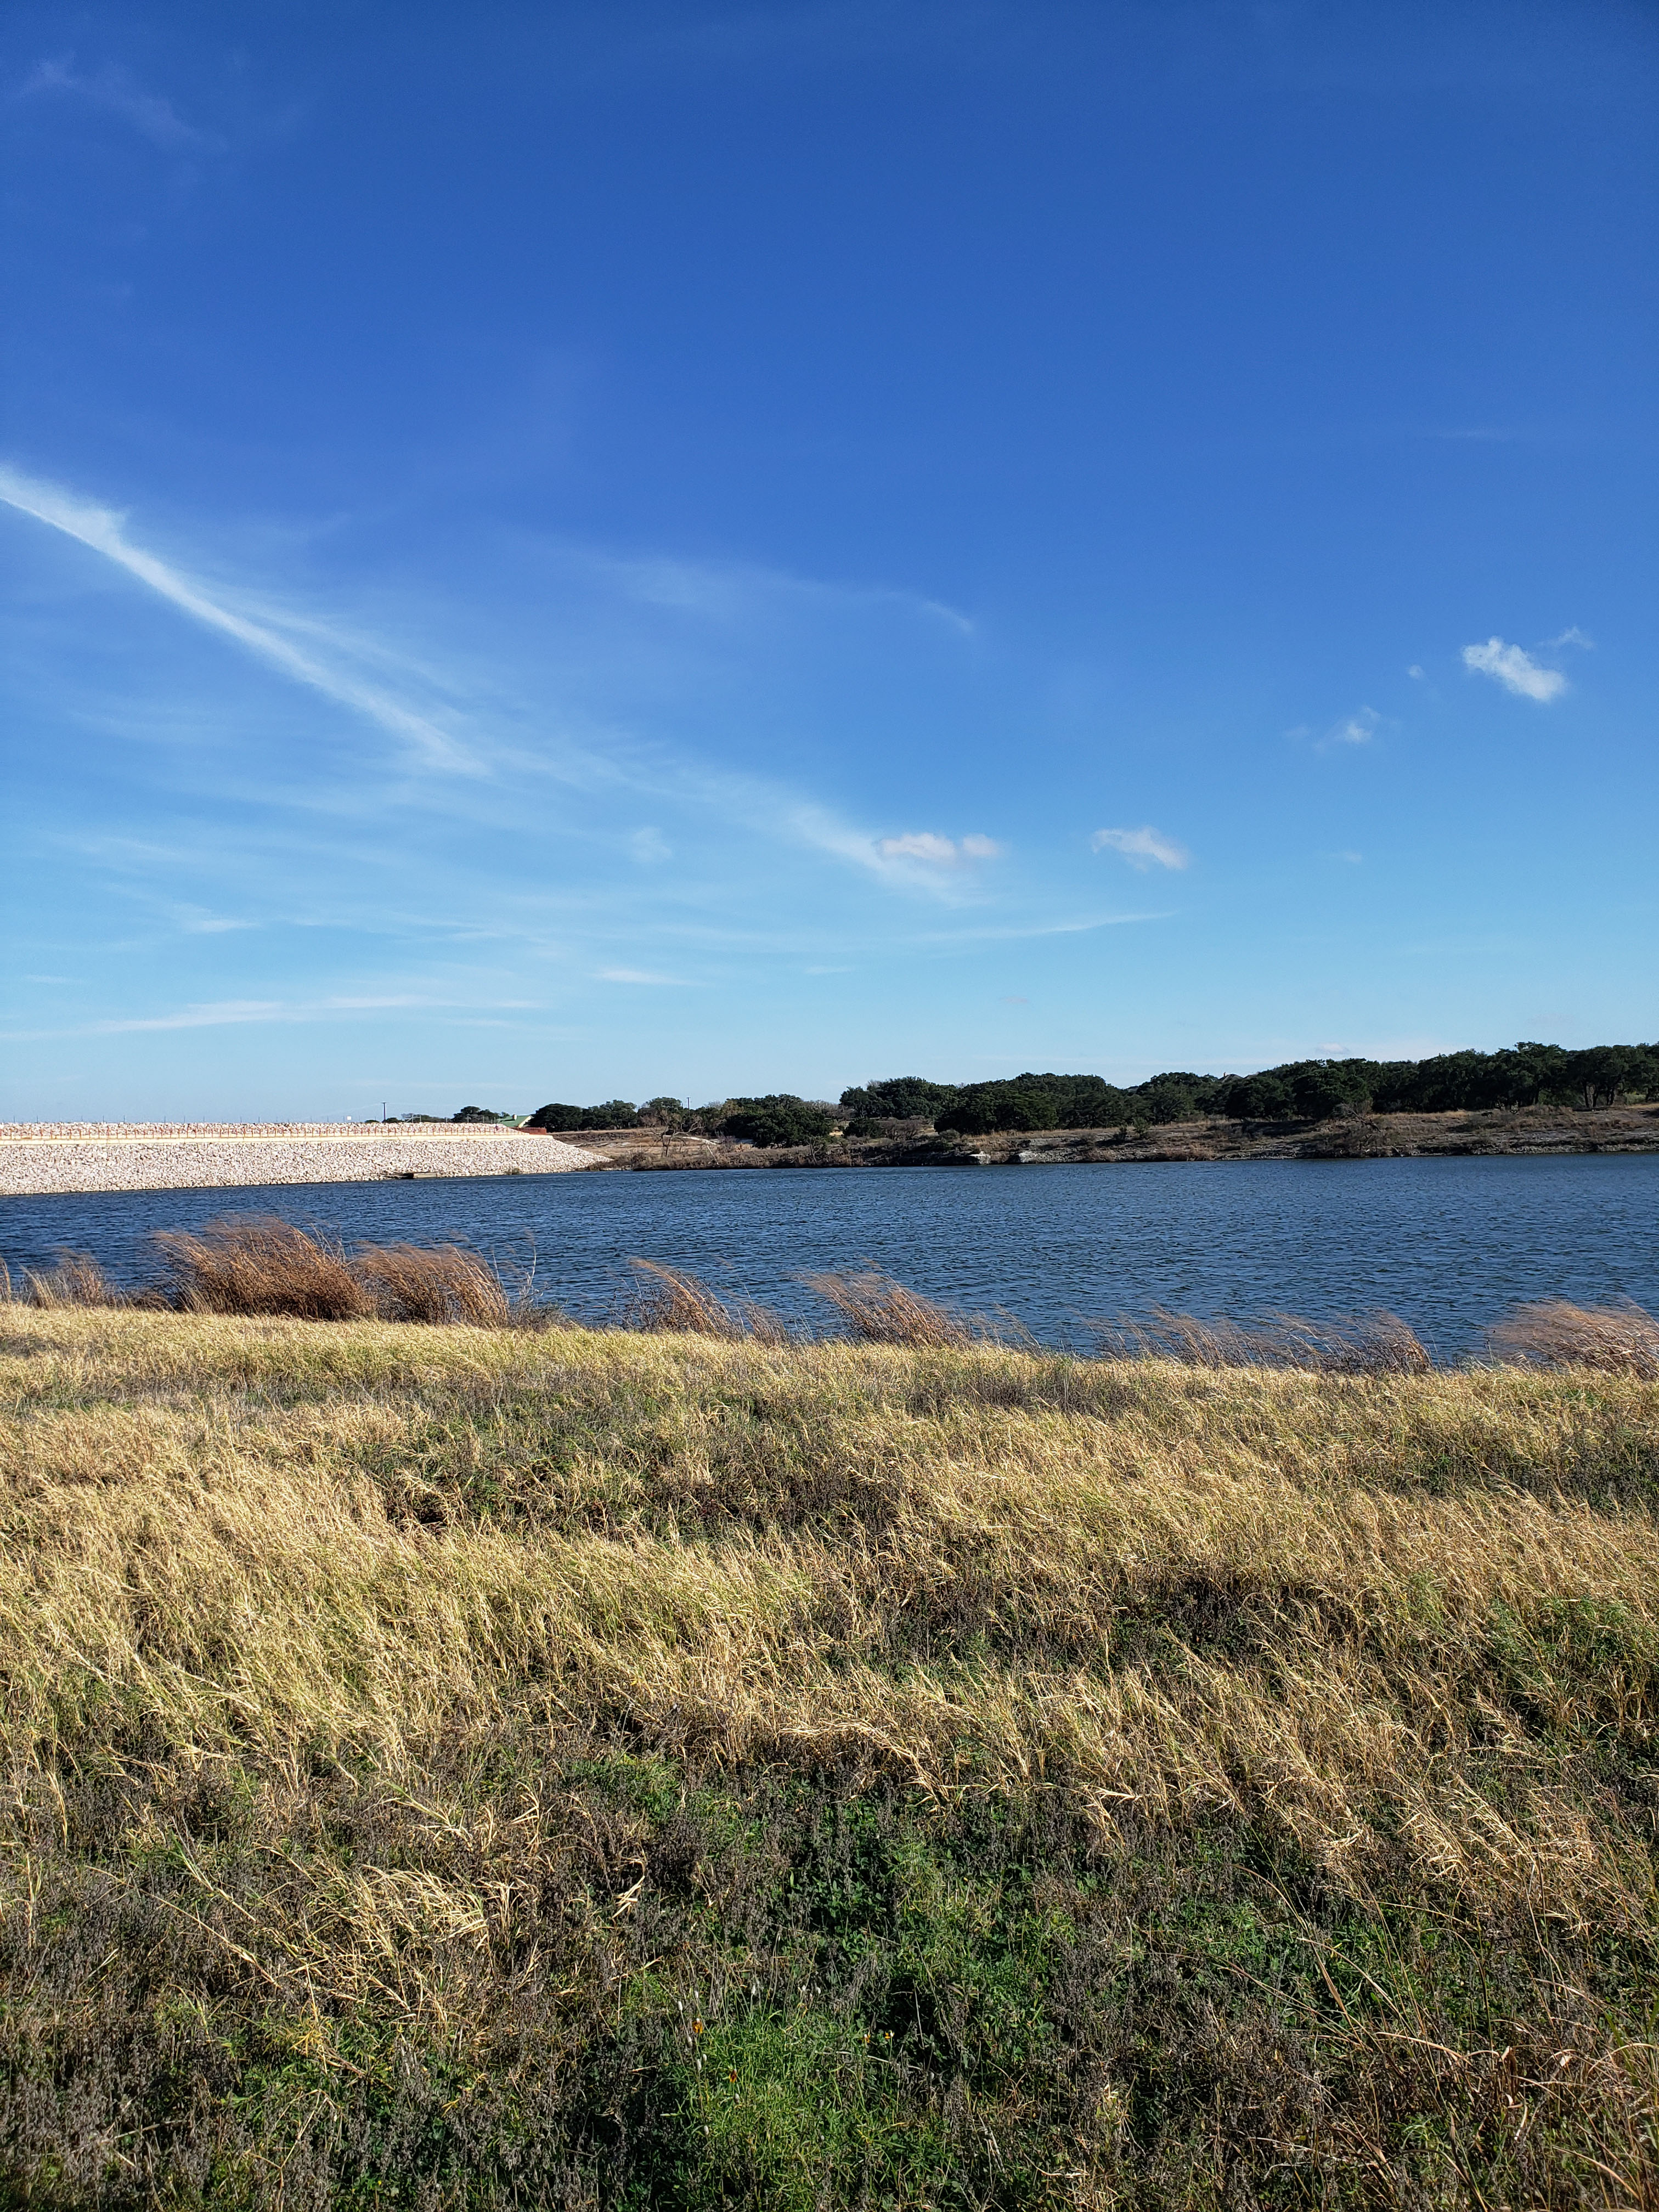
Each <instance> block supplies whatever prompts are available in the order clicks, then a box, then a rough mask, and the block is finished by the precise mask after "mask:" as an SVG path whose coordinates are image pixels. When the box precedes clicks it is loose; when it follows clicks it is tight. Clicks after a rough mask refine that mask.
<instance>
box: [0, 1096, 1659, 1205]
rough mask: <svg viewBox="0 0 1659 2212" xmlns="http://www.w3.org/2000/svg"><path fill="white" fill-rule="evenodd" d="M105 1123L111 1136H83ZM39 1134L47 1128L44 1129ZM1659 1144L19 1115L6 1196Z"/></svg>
mask: <svg viewBox="0 0 1659 2212" xmlns="http://www.w3.org/2000/svg"><path fill="white" fill-rule="evenodd" d="M76 1129H78V1130H82V1131H84V1130H89V1129H96V1130H98V1131H99V1132H100V1133H98V1134H96V1135H93V1134H89V1133H88V1134H79V1133H75V1134H71V1133H70V1131H71V1130H76ZM37 1132H39V1133H37ZM1592 1154H1614V1155H1620V1156H1628V1155H1641V1154H1659V1105H1647V1104H1644V1105H1641V1106H1624V1107H1602V1108H1599V1109H1595V1110H1594V1111H1586V1110H1578V1109H1560V1108H1554V1107H1530V1108H1522V1109H1516V1110H1512V1111H1511V1110H1506V1109H1495V1110H1492V1111H1486V1112H1478V1113H1454V1114H1389V1115H1355V1116H1351V1117H1348V1118H1346V1119H1338V1120H1334V1121H1322V1122H1238V1121H1190V1122H1170V1123H1167V1124H1165V1125H1164V1126H1163V1127H1159V1128H1157V1129H1147V1130H1145V1131H1141V1132H1135V1131H1127V1132H1126V1131H1121V1130H1113V1129H1041V1130H1025V1131H1002V1132H1000V1133H996V1134H994V1135H987V1136H982V1137H959V1136H956V1135H954V1134H950V1133H945V1134H939V1133H933V1132H931V1131H924V1132H920V1133H915V1134H911V1135H906V1136H900V1137H889V1138H880V1137H876V1138H841V1139H832V1140H830V1141H829V1142H826V1143H823V1144H817V1145H800V1146H777V1147H775V1148H772V1149H763V1148H762V1147H760V1146H752V1145H741V1144H733V1143H729V1142H725V1141H722V1140H720V1139H715V1138H710V1137H693V1136H677V1135H667V1134H665V1133H660V1132H659V1131H656V1130H635V1129H617V1130H596V1131H594V1132H592V1133H588V1132H582V1133H573V1134H572V1135H570V1136H569V1137H554V1136H546V1135H541V1134H536V1135H531V1134H529V1133H524V1132H520V1131H517V1130H506V1129H490V1130H488V1131H479V1130H476V1129H469V1130H459V1129H458V1130H453V1131H451V1130H448V1129H445V1128H441V1127H439V1128H433V1127H429V1126H428V1127H424V1128H404V1127H396V1128H394V1127H386V1129H385V1131H384V1133H383V1131H382V1127H381V1125H380V1124H379V1123H374V1122H371V1123H368V1124H364V1123H362V1122H357V1123H346V1124H329V1123H295V1124H288V1125H267V1126H266V1127H264V1128H261V1127H258V1125H257V1124H250V1123H240V1124H229V1125H225V1124H220V1125H214V1124H211V1123H201V1122H196V1123H191V1122H182V1123H179V1124H177V1125H175V1126H173V1127H171V1128H169V1127H167V1126H166V1125H164V1124H159V1123H139V1124H136V1125H134V1124H128V1125H126V1126H125V1127H123V1126H122V1125H121V1124H119V1123H106V1124H99V1123H91V1124H87V1123H81V1124H70V1123H64V1122H57V1123H34V1124H18V1123H13V1124H12V1125H10V1127H0V1197H9V1198H50V1197H58V1196H63V1197H70V1196H91V1195H94V1194H97V1193H100V1192H106V1191H120V1190H216V1189H223V1190H236V1189H246V1188H257V1187H258V1186H261V1185H264V1184H284V1183H293V1184H305V1183H343V1182H428V1181H432V1182H435V1181H447V1180H454V1179H467V1178H472V1177H478V1176H518V1175H568V1174H580V1173H589V1172H597V1171H599V1170H605V1171H610V1172H617V1171H619V1170H625V1171H627V1172H629V1173H632V1174H689V1173H705V1174H706V1173H709V1172H714V1171H718V1170H728V1171H733V1172H753V1171H755V1170H787V1169H791V1168H836V1169H841V1170H856V1169H878V1168H893V1167H933V1168H951V1167H957V1168H961V1167H1050V1166H1081V1165H1087V1166H1097V1167H1114V1166H1118V1167H1129V1166H1152V1165H1159V1164H1165V1165H1175V1164H1182V1165H1195V1164H1221V1163H1223V1162H1226V1161H1235V1160H1262V1161H1267V1160H1278V1161H1287V1160H1370V1159H1422V1158H1493V1159H1498V1158H1534V1159H1548V1158H1570V1157H1573V1156H1582V1155H1592Z"/></svg>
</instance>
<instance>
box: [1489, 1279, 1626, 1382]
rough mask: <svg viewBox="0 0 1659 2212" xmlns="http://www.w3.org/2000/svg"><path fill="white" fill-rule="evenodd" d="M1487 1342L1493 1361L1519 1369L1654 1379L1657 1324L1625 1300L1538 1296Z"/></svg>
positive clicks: (1518, 1309)
mask: <svg viewBox="0 0 1659 2212" xmlns="http://www.w3.org/2000/svg"><path fill="white" fill-rule="evenodd" d="M1488 1341H1489V1343H1490V1346H1491V1348H1492V1352H1494V1353H1495V1354H1496V1356H1497V1357H1498V1358H1499V1359H1502V1360H1507V1361H1510V1362H1513V1363H1514V1364H1517V1365H1520V1366H1524V1367H1589V1368H1594V1369H1595V1370H1598V1371H1599V1372H1601V1373H1602V1374H1604V1375H1641V1376H1646V1377H1647V1378H1648V1379H1649V1380H1650V1381H1653V1380H1656V1379H1659V1321H1656V1320H1655V1319H1654V1317H1653V1316H1652V1315H1651V1314H1650V1313H1649V1312H1647V1311H1646V1310H1644V1308H1643V1307H1641V1306H1638V1304H1636V1303H1635V1301H1634V1300H1633V1299H1630V1298H1625V1299H1620V1300H1619V1301H1618V1302H1617V1303H1616V1304H1610V1305H1601V1306H1579V1305H1573V1304H1571V1303H1570V1302H1569V1301H1568V1300H1567V1299H1565V1298H1541V1299H1539V1300H1538V1301H1536V1303H1534V1304H1531V1305H1524V1306H1518V1307H1517V1308H1516V1310H1515V1311H1514V1312H1513V1313H1512V1314H1510V1316H1508V1317H1507V1318H1506V1319H1505V1320H1504V1321H1501V1322H1498V1326H1497V1327H1496V1328H1494V1329H1492V1331H1491V1333H1490V1336H1489V1339H1488Z"/></svg>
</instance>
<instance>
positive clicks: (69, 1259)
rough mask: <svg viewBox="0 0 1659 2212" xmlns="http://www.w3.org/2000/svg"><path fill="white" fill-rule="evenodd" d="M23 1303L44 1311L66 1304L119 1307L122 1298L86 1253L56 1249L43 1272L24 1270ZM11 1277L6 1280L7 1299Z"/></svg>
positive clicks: (122, 1302)
mask: <svg viewBox="0 0 1659 2212" xmlns="http://www.w3.org/2000/svg"><path fill="white" fill-rule="evenodd" d="M23 1285H24V1288H23V1303H24V1304H26V1305H31V1306H40V1307H43V1308H45V1309H46V1310H61V1309H62V1308H64V1307H66V1306H120V1305H125V1304H127V1300H126V1298H125V1297H124V1296H123V1294H122V1293H121V1292H120V1291H118V1290H117V1289H116V1287H115V1285H113V1284H112V1282H111V1281H110V1279H109V1278H108V1277H107V1276H106V1274H105V1273H104V1271H103V1269H102V1268H101V1267H100V1266H99V1264H98V1262H97V1261H96V1260H94V1258H93V1256H92V1255H91V1253H90V1252H60V1253H59V1254H58V1264H57V1266H56V1267H52V1269H50V1270H49V1271H48V1272H47V1273H45V1274H36V1273H34V1272H33V1269H26V1270H25V1271H24V1274H23ZM10 1293H11V1279H10V1277H9V1276H8V1277H7V1279H6V1294H7V1297H8V1298H9V1297H10Z"/></svg>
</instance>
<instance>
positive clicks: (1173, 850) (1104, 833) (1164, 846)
mask: <svg viewBox="0 0 1659 2212" xmlns="http://www.w3.org/2000/svg"><path fill="white" fill-rule="evenodd" d="M1089 849H1090V851H1091V852H1092V853H1117V854H1121V856H1122V857H1123V859H1124V860H1127V862H1128V863H1129V866H1131V867H1132V868H1139V870H1140V871H1141V872H1142V873H1143V874H1145V872H1146V870H1147V869H1148V868H1150V867H1153V866H1157V867H1160V868H1184V867H1186V866H1188V865H1189V864H1190V862H1191V860H1192V857H1193V856H1192V854H1190V853H1189V852H1188V850H1187V848H1186V847H1185V846H1184V845H1177V844H1176V841H1175V839H1174V838H1173V837H1166V836H1164V832H1163V831H1162V830H1161V829H1153V828H1152V825H1151V824H1150V823H1147V824H1146V826H1145V827H1143V828H1141V829H1097V830H1096V832H1095V834H1094V836H1092V837H1091V839H1090V840H1089Z"/></svg>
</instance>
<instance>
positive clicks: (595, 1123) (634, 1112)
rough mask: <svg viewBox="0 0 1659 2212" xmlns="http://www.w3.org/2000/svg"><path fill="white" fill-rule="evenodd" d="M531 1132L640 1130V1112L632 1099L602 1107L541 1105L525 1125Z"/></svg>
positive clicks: (616, 1101)
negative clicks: (550, 1130) (546, 1130)
mask: <svg viewBox="0 0 1659 2212" xmlns="http://www.w3.org/2000/svg"><path fill="white" fill-rule="evenodd" d="M525 1126H526V1128H530V1129H637V1128H638V1127H639V1126H640V1112H639V1109H638V1108H637V1107H636V1106H635V1103H634V1102H633V1100H632V1099H631V1098H607V1099H606V1100H605V1103H604V1104H603V1105H602V1106H561V1105H558V1104H554V1105H551V1106H538V1108H537V1109H536V1110H535V1112H534V1113H533V1114H532V1115H531V1117H530V1119H529V1121H527V1122H526V1124H525Z"/></svg>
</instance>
